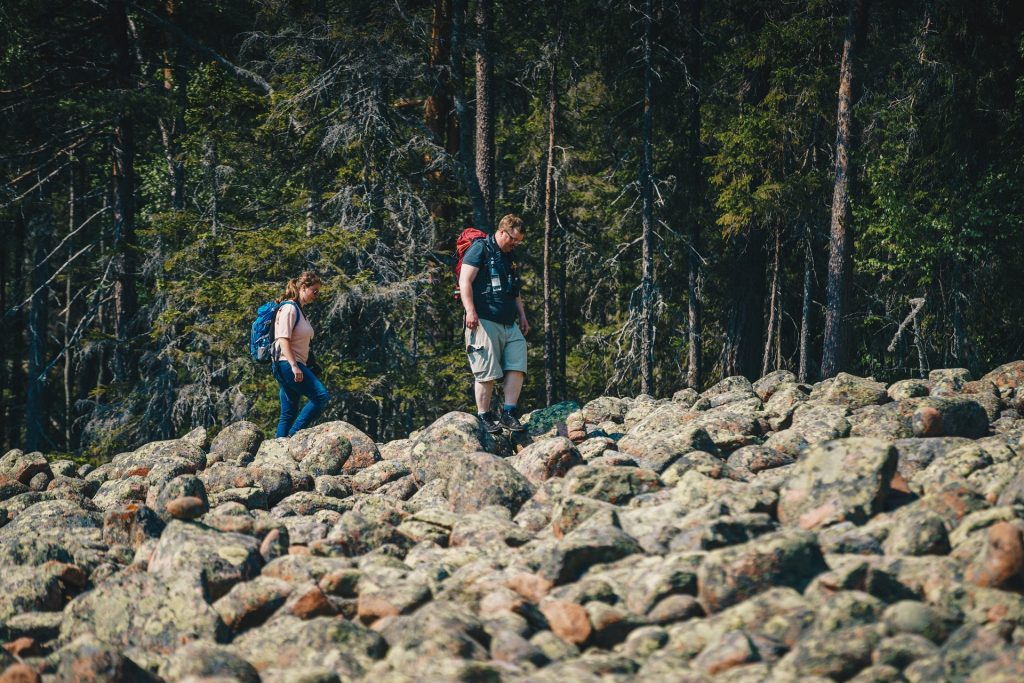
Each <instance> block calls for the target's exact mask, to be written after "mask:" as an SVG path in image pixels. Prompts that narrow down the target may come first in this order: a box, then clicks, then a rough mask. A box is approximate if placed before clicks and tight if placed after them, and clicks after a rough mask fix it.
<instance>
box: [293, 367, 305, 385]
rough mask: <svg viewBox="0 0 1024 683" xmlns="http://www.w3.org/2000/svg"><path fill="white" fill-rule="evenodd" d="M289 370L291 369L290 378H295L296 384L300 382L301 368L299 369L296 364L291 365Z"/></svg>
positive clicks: (301, 376)
mask: <svg viewBox="0 0 1024 683" xmlns="http://www.w3.org/2000/svg"><path fill="white" fill-rule="evenodd" d="M291 368H292V376H293V377H295V381H296V382H302V378H303V374H302V368H301V367H299V364H298V363H292V364H291Z"/></svg>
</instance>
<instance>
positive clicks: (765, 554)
mask: <svg viewBox="0 0 1024 683" xmlns="http://www.w3.org/2000/svg"><path fill="white" fill-rule="evenodd" d="M825 570H826V566H825V560H824V558H823V557H822V554H821V550H820V548H819V547H818V542H817V540H816V539H815V536H814V534H813V533H809V532H805V531H795V530H785V531H779V532H776V533H773V534H768V535H765V536H761V537H759V538H757V539H755V540H754V541H751V542H749V543H744V544H741V545H737V546H732V547H729V548H722V549H719V550H713V551H711V552H709V553H708V555H707V558H706V559H705V560H704V562H703V563H702V564H701V566H700V569H699V571H698V574H697V586H698V597H699V598H700V601H701V604H702V605H703V606H704V608H705V609H706V610H707V611H708V612H720V611H721V610H722V609H724V608H726V607H730V606H732V605H735V604H736V603H738V602H742V601H743V600H746V599H747V598H750V597H752V596H754V595H756V594H758V593H760V592H762V591H765V590H768V589H769V588H772V587H774V586H788V587H792V588H796V589H797V590H802V589H803V588H804V587H805V586H806V585H807V584H808V583H810V581H811V579H813V578H814V577H815V576H817V575H818V574H820V573H821V572H823V571H825Z"/></svg>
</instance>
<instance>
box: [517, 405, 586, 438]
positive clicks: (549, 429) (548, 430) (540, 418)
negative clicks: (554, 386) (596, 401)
mask: <svg viewBox="0 0 1024 683" xmlns="http://www.w3.org/2000/svg"><path fill="white" fill-rule="evenodd" d="M579 409H580V405H579V404H578V403H576V402H575V401H562V402H561V403H555V404H554V405H550V406H547V407H546V408H538V409H537V410H534V411H531V412H530V414H529V415H528V416H524V419H525V421H524V422H523V426H524V427H526V431H527V433H529V434H530V435H531V436H540V435H542V434H551V435H554V434H557V433H558V430H559V427H560V426H561V427H562V428H564V427H565V421H566V418H567V417H568V416H569V415H570V414H572V413H575V412H576V411H578V410H579ZM562 433H563V434H564V432H562Z"/></svg>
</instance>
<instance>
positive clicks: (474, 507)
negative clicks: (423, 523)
mask: <svg viewBox="0 0 1024 683" xmlns="http://www.w3.org/2000/svg"><path fill="white" fill-rule="evenodd" d="M452 460H453V462H451V467H450V469H449V470H448V475H449V476H448V489H447V493H446V497H447V499H448V506H449V509H451V510H452V511H453V512H458V513H466V512H477V511H479V510H481V509H483V508H484V507H487V506H488V505H500V506H501V507H503V508H505V509H507V510H509V511H511V512H512V514H515V513H516V512H518V511H519V508H520V507H521V506H522V504H523V503H524V502H526V500H528V499H529V498H530V496H532V495H533V487H532V486H531V485H530V482H529V481H528V480H527V479H526V477H524V476H523V475H521V474H520V473H519V472H517V471H516V470H515V469H514V468H513V467H512V466H511V465H510V464H509V463H508V462H506V461H505V460H503V459H502V458H499V457H498V456H496V455H492V454H491V453H485V452H482V451H477V452H474V453H465V454H462V455H461V457H457V458H454V459H452Z"/></svg>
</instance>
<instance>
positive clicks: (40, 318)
mask: <svg viewBox="0 0 1024 683" xmlns="http://www.w3.org/2000/svg"><path fill="white" fill-rule="evenodd" d="M34 209H35V210H36V211H37V212H38V213H36V214H35V215H34V216H33V217H32V218H31V220H30V221H29V242H30V244H32V263H33V264H34V267H33V269H32V278H31V280H32V283H31V287H32V297H31V300H30V302H29V308H28V391H27V393H26V398H25V448H26V449H27V450H30V451H38V450H44V449H45V448H46V446H47V445H49V439H48V437H47V436H46V423H47V422H48V413H49V411H48V410H47V404H48V402H47V400H46V372H45V369H46V355H47V354H46V341H47V338H48V327H49V322H50V320H49V312H50V307H49V303H50V301H49V299H50V296H49V295H50V289H49V286H48V285H47V284H46V282H47V280H49V279H50V270H51V264H50V262H49V261H47V260H46V256H47V254H48V253H49V251H50V238H51V236H52V233H53V225H52V217H51V216H50V215H49V207H48V206H47V205H46V204H45V203H44V202H40V203H39V204H38V205H36V206H35V207H34Z"/></svg>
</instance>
